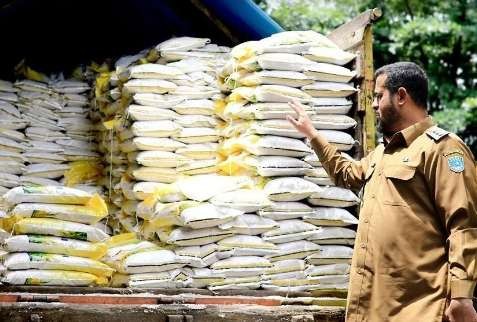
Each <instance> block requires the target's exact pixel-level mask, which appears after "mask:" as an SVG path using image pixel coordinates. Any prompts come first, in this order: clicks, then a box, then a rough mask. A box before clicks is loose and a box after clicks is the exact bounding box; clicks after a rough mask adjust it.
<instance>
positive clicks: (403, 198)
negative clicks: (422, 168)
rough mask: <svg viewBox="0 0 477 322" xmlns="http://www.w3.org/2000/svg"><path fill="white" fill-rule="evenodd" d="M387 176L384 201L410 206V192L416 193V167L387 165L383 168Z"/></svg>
mask: <svg viewBox="0 0 477 322" xmlns="http://www.w3.org/2000/svg"><path fill="white" fill-rule="evenodd" d="M383 174H384V177H385V178H386V191H385V193H384V194H383V196H384V197H383V203H384V204H386V205H391V206H408V207H409V206H410V204H409V201H410V200H411V198H410V196H409V194H412V193H416V191H413V189H412V181H413V179H414V177H415V175H416V167H412V166H408V165H396V166H387V167H385V168H384V169H383Z"/></svg>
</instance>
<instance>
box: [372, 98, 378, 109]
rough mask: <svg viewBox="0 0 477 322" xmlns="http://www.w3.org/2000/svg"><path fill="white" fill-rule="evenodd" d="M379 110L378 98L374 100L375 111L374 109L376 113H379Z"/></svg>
mask: <svg viewBox="0 0 477 322" xmlns="http://www.w3.org/2000/svg"><path fill="white" fill-rule="evenodd" d="M378 108H379V104H378V99H377V98H374V100H373V109H374V110H375V111H377V110H378Z"/></svg>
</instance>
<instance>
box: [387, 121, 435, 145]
mask: <svg viewBox="0 0 477 322" xmlns="http://www.w3.org/2000/svg"><path fill="white" fill-rule="evenodd" d="M432 126H434V121H433V120H432V117H431V116H427V117H426V118H425V119H424V120H422V121H421V122H418V123H415V124H413V125H411V126H409V127H407V128H405V129H404V130H401V131H399V132H397V133H395V134H394V135H393V136H392V137H391V139H390V140H389V142H388V143H391V142H393V143H394V144H398V142H399V143H403V144H405V145H406V146H409V145H411V143H412V142H413V141H414V140H415V139H417V138H418V137H419V136H420V135H421V134H423V133H424V132H425V131H426V130H427V129H429V128H430V127H432ZM384 141H386V140H384ZM386 145H387V144H386Z"/></svg>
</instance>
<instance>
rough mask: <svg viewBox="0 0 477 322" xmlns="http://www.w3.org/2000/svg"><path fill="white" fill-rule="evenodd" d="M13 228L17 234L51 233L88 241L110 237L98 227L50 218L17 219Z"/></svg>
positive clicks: (103, 239) (97, 240)
mask: <svg viewBox="0 0 477 322" xmlns="http://www.w3.org/2000/svg"><path fill="white" fill-rule="evenodd" d="M13 228H14V231H15V233H16V234H18V235H20V234H36V235H52V236H58V237H66V238H73V239H79V240H83V241H90V242H101V241H106V240H108V239H109V238H110V237H109V235H107V234H106V233H105V232H103V231H102V230H101V229H99V228H96V227H93V226H89V225H85V224H79V223H74V222H69V221H63V220H58V219H50V218H24V219H21V220H20V221H18V222H17V223H16V224H15V225H14V226H13Z"/></svg>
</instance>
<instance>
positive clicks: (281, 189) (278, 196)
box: [264, 177, 321, 201]
mask: <svg viewBox="0 0 477 322" xmlns="http://www.w3.org/2000/svg"><path fill="white" fill-rule="evenodd" d="M320 190H321V188H320V187H319V186H317V185H316V184H314V183H311V182H309V181H306V180H304V179H302V178H298V177H286V178H278V179H272V180H270V181H269V182H267V184H266V185H265V187H264V192H265V193H266V194H267V196H268V198H269V199H270V200H272V201H299V200H302V199H306V198H307V197H309V196H311V195H312V194H316V193H318V192H319V191H320Z"/></svg>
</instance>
